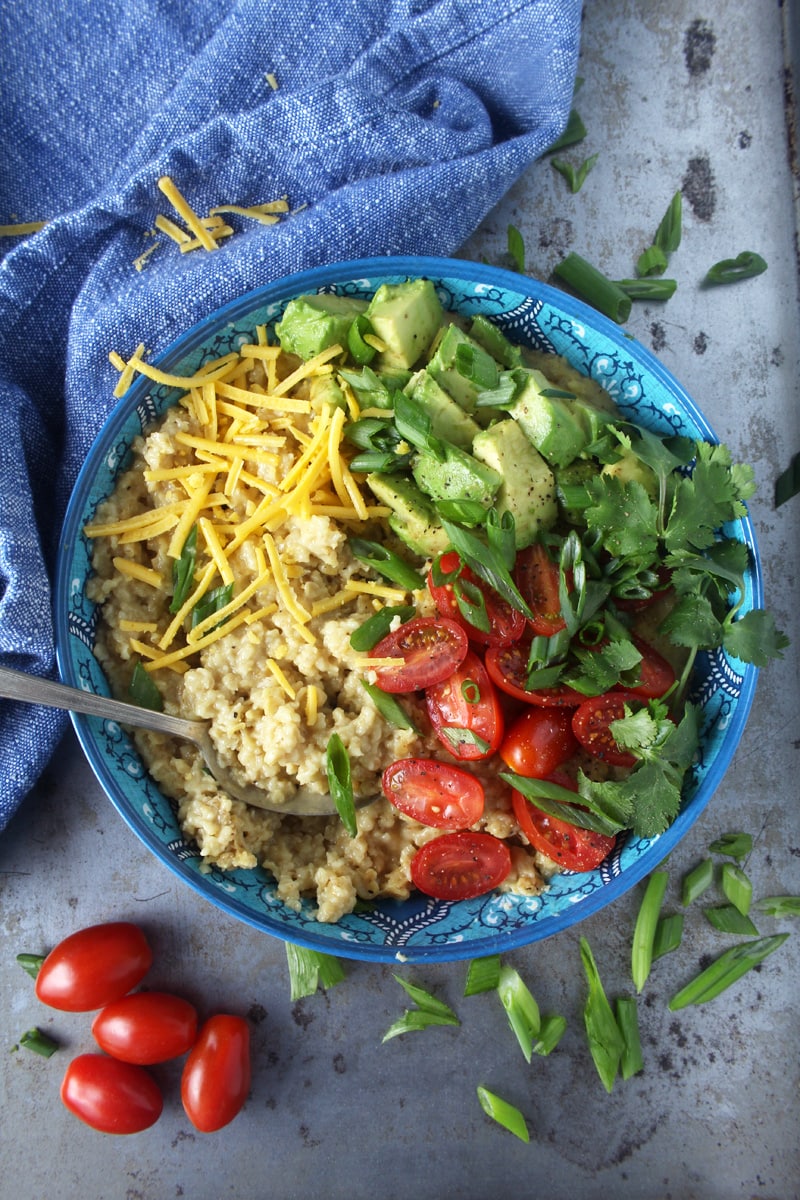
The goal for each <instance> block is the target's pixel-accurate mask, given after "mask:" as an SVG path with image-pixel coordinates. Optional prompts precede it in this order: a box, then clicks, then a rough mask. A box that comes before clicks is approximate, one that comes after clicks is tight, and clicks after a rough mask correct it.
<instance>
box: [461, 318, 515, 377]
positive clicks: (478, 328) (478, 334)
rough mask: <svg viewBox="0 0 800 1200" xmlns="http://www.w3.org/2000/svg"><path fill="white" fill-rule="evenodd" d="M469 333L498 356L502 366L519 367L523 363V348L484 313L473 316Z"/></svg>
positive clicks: (485, 348) (480, 344) (494, 356)
mask: <svg viewBox="0 0 800 1200" xmlns="http://www.w3.org/2000/svg"><path fill="white" fill-rule="evenodd" d="M469 335H470V337H471V338H474V339H475V341H476V342H477V343H478V345H479V346H483V348H484V350H486V351H487V352H488V353H489V354H491V356H492V358H496V359H497V361H498V362H499V363H500V364H501V366H504V367H508V368H509V369H510V368H512V367H518V366H520V365H521V364H522V349H521V347H520V346H515V345H514V343H513V342H510V341H509V340H508V338H507V337H506V335H505V334H504V333H503V331H502V329H498V327H497V326H496V325H493V324H492V322H491V321H490V320H489V318H488V317H485V316H484V315H483V313H478V315H477V316H476V317H473V318H472V323H471V325H470V327H469Z"/></svg>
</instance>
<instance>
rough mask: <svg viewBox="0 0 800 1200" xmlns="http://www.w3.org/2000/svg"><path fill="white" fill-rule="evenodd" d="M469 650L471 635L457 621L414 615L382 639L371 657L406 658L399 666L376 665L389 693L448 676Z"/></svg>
mask: <svg viewBox="0 0 800 1200" xmlns="http://www.w3.org/2000/svg"><path fill="white" fill-rule="evenodd" d="M468 650H469V640H468V638H467V635H466V633H465V632H464V630H463V629H462V628H461V626H460V625H457V624H456V622H455V621H449V620H447V619H446V618H445V617H414V618H413V619H412V620H410V621H406V623H405V624H404V625H400V626H399V627H398V628H397V629H395V630H394V631H393V632H392V633H387V635H386V637H385V638H381V640H380V641H379V642H378V644H377V646H375V648H374V649H373V650H372V652H371V657H372V658H402V659H403V663H402V665H399V666H396V667H376V669H375V673H376V676H377V681H378V686H379V687H381V688H383V690H384V691H385V692H415V691H417V690H418V689H420V688H426V687H430V686H431V684H434V683H441V681H442V680H443V679H447V677H448V675H452V673H453V671H455V669H456V667H458V666H460V664H461V663H462V662H463V661H464V659H465V658H466V656H467V651H468Z"/></svg>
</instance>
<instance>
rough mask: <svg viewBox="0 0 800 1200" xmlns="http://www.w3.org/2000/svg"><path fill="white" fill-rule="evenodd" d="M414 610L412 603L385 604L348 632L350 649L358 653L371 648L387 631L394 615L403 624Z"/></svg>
mask: <svg viewBox="0 0 800 1200" xmlns="http://www.w3.org/2000/svg"><path fill="white" fill-rule="evenodd" d="M416 611H417V610H416V608H415V607H414V605H413V604H387V605H386V607H385V608H381V609H380V610H379V611H378V612H376V613H373V614H372V616H371V617H367V619H366V621H364V622H363V623H362V624H361V625H359V626H358V628H357V629H354V630H353V632H352V633H351V634H350V646H351V649H353V650H355V651H357V652H358V653H359V654H365V653H366V652H367V651H368V650H372V649H373V648H374V647H375V646H377V644H378V642H379V641H380V640H381V639H382V638H384V637H386V634H387V633H389V631H390V629H391V627H392V622H393V621H394V619H395V617H399V618H400V623H401V624H403V623H404V622H406V621H409V620H410V619H411V617H413V616H414V614H415V612H416Z"/></svg>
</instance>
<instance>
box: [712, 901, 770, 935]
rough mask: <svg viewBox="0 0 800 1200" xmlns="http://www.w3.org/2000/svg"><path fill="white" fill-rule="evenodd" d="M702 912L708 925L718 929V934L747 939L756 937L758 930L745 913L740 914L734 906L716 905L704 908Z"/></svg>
mask: <svg viewBox="0 0 800 1200" xmlns="http://www.w3.org/2000/svg"><path fill="white" fill-rule="evenodd" d="M703 912H704V913H705V915H706V919H707V920H708V922H709V924H710V925H713V926H714V928H715V929H718V930H719V931H720V933H736V934H745V935H746V936H748V937H757V936H758V930H757V929H756V927H755V925H754V924H753V922H752V921H751V920H750V918H749V917H748V915H747V913H743V912H740V911H739V909H738V908H737V907H736V905H735V904H717V905H714V906H712V907H711V908H704V909H703Z"/></svg>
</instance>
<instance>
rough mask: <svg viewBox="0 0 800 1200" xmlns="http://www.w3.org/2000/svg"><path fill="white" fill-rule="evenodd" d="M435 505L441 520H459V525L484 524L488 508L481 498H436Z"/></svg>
mask: <svg viewBox="0 0 800 1200" xmlns="http://www.w3.org/2000/svg"><path fill="white" fill-rule="evenodd" d="M434 507H435V509H436V511H437V513H438V514H439V517H440V519H441V520H444V521H457V522H458V524H459V525H469V526H470V527H474V526H475V525H482V524H483V523H484V521H485V520H486V509H485V508H484V507H483V505H482V504H481V502H480V500H436V501H434Z"/></svg>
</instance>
